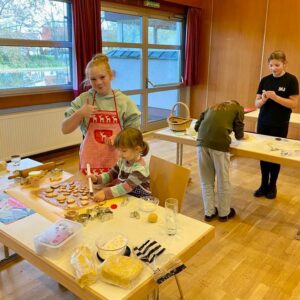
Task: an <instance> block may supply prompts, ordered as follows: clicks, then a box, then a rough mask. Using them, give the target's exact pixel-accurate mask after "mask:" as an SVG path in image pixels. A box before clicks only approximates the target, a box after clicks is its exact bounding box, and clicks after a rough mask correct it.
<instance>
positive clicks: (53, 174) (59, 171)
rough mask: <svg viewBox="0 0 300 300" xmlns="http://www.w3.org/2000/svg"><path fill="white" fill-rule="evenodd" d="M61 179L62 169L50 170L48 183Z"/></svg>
mask: <svg viewBox="0 0 300 300" xmlns="http://www.w3.org/2000/svg"><path fill="white" fill-rule="evenodd" d="M61 178H62V169H58V168H55V169H52V170H51V173H50V181H60V180H61Z"/></svg>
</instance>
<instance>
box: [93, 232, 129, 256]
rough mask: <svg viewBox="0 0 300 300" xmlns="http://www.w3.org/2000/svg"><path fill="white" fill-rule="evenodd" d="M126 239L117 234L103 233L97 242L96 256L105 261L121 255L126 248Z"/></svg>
mask: <svg viewBox="0 0 300 300" xmlns="http://www.w3.org/2000/svg"><path fill="white" fill-rule="evenodd" d="M127 243H128V239H127V238H126V237H125V236H124V235H123V234H122V233H118V232H105V233H103V234H102V235H101V236H100V237H99V238H98V239H97V240H96V246H97V249H98V251H97V252H98V255H99V256H100V258H102V259H107V258H108V257H110V256H113V255H123V254H124V253H125V250H126V247H127Z"/></svg>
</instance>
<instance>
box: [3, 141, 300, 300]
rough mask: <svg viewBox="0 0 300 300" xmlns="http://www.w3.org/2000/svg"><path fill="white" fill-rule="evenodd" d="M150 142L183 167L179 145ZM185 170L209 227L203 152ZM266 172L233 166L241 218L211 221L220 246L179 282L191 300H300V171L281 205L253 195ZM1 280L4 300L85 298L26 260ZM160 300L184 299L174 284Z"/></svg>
mask: <svg viewBox="0 0 300 300" xmlns="http://www.w3.org/2000/svg"><path fill="white" fill-rule="evenodd" d="M148 141H149V144H150V149H151V153H152V154H154V155H158V156H160V157H162V158H165V159H168V160H171V161H173V162H175V153H176V148H175V144H173V143H169V142H163V141H159V140H155V139H152V138H151V137H149V138H148ZM77 153H78V150H77V149H75V150H70V151H68V152H66V153H65V154H64V155H62V154H57V153H56V154H54V155H51V156H37V157H35V159H37V160H40V161H51V160H56V161H58V160H60V159H64V160H65V162H66V164H65V166H64V168H65V170H67V171H69V172H75V171H76V170H77V168H78V157H77ZM151 153H150V154H151ZM150 154H149V155H148V156H147V158H148V159H149V157H150ZM58 155H59V156H58ZM183 164H184V165H185V166H187V167H188V168H190V169H191V171H192V183H191V184H190V185H189V187H188V191H187V195H186V200H185V203H184V205H183V211H182V212H183V214H185V215H188V216H190V217H193V218H195V219H198V220H203V207H202V201H201V194H200V186H199V175H198V167H197V158H196V148H194V147H189V146H185V147H184V161H183ZM259 172H260V171H259V162H258V161H256V160H252V159H245V158H238V157H234V158H233V159H232V166H231V183H232V207H234V208H235V209H236V211H237V216H236V217H235V218H234V219H232V220H230V221H228V222H226V223H220V222H218V221H217V220H216V221H213V222H211V224H212V225H214V226H215V227H216V236H215V239H214V240H213V241H211V242H210V243H209V244H208V245H207V246H206V247H205V248H203V249H202V250H201V251H200V252H199V253H198V254H197V255H195V256H194V257H193V258H192V259H190V260H189V261H188V262H187V267H188V268H187V269H186V270H185V271H184V272H182V273H181V274H180V275H179V279H180V282H181V284H182V288H183V292H184V295H185V299H191V300H195V299H205V300H206V299H208V300H210V299H213V300H215V299H223V300H225V299H226V300H229V299H253V300H259V299H300V241H299V240H297V239H296V237H297V232H298V230H299V229H300V176H299V174H300V169H296V168H288V167H284V166H283V167H282V169H281V173H280V177H279V182H278V196H277V198H276V200H267V199H265V198H259V199H257V198H254V197H253V196H252V194H253V191H254V190H255V189H256V188H257V187H258V186H259V181H260V175H259ZM0 255H1V253H0ZM0 276H1V277H0V278H1V279H0V299H5V300H19V299H20V300H21V299H22V300H31V299H38V300H40V299H77V297H75V296H74V295H72V294H71V293H70V292H68V291H66V290H64V289H63V288H61V287H60V286H59V285H58V284H57V283H56V282H55V281H53V280H52V279H51V278H49V277H48V276H47V275H45V274H43V273H42V272H40V271H39V270H37V269H36V268H35V267H33V266H32V265H30V264H29V263H27V262H26V261H24V260H23V261H21V262H19V263H16V264H13V265H11V266H10V267H9V268H6V269H5V270H3V271H1V273H0ZM160 299H162V300H176V299H179V295H178V291H177V289H176V285H175V281H174V279H170V280H168V281H167V282H165V283H164V284H163V285H162V287H161V298H160ZM85 300H88V299H85ZM112 300H113V299H112Z"/></svg>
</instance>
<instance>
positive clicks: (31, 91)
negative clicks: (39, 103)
mask: <svg viewBox="0 0 300 300" xmlns="http://www.w3.org/2000/svg"><path fill="white" fill-rule="evenodd" d="M52 1H55V2H63V3H66V4H67V5H68V14H69V18H68V23H67V24H68V28H67V30H68V32H69V37H70V41H52V40H29V39H13V38H12V39H8V38H0V47H5V46H7V47H49V48H68V49H70V58H69V63H70V74H71V83H70V84H62V85H51V86H40V87H22V88H9V89H0V98H2V97H7V96H17V97H18V96H22V95H35V94H47V93H57V94H60V95H61V92H64V91H65V92H68V94H69V92H70V91H72V90H73V84H74V65H73V64H74V49H73V16H72V1H71V0H52ZM67 99H69V95H68V96H67ZM64 100H66V99H62V101H64ZM56 102H57V101H56ZM34 104H36V103H33V104H32V105H34ZM2 107H3V105H0V108H2Z"/></svg>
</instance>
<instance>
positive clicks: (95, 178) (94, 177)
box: [86, 174, 98, 183]
mask: <svg viewBox="0 0 300 300" xmlns="http://www.w3.org/2000/svg"><path fill="white" fill-rule="evenodd" d="M86 178H91V179H92V182H93V183H97V182H98V177H97V176H96V175H95V174H90V175H86Z"/></svg>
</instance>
